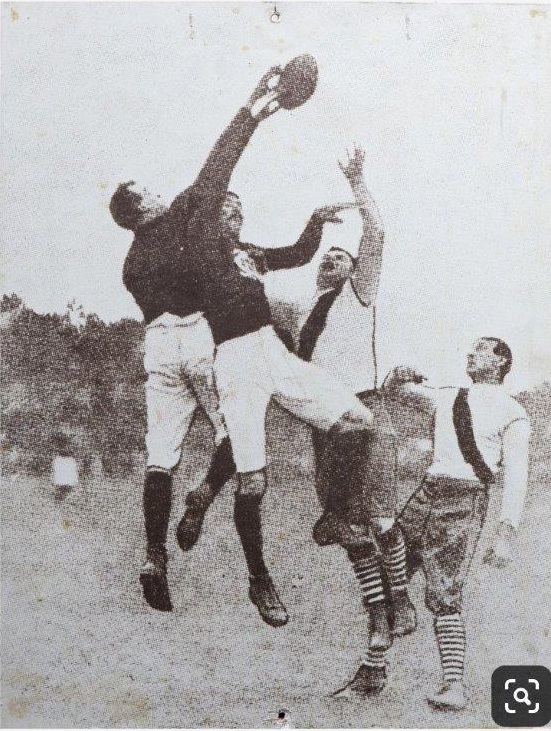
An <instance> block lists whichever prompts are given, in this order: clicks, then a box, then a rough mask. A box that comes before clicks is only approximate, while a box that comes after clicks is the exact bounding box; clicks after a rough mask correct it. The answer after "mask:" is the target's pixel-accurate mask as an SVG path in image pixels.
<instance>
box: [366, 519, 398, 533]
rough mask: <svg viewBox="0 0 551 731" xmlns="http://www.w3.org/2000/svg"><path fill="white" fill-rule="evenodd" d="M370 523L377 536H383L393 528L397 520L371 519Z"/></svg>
mask: <svg viewBox="0 0 551 731" xmlns="http://www.w3.org/2000/svg"><path fill="white" fill-rule="evenodd" d="M370 522H371V526H372V528H373V531H374V532H375V535H377V536H381V535H383V534H384V533H386V532H387V531H389V530H390V529H391V528H392V526H393V525H394V523H395V520H394V518H371V521H370Z"/></svg>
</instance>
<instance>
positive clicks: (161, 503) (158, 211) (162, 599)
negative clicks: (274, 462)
mask: <svg viewBox="0 0 551 731" xmlns="http://www.w3.org/2000/svg"><path fill="white" fill-rule="evenodd" d="M190 206H191V201H190V194H189V190H187V191H184V192H183V193H180V195H178V196H177V197H176V198H175V200H174V201H173V202H172V204H171V205H170V207H168V206H166V205H164V204H163V203H162V202H161V201H160V200H159V198H158V197H157V196H152V195H151V193H149V191H148V190H147V189H139V188H138V187H137V186H136V184H135V183H134V182H129V183H123V184H121V185H120V186H119V187H118V189H117V191H116V192H115V193H114V195H113V197H112V199H111V205H110V210H111V213H112V216H113V219H114V220H115V222H116V223H117V224H118V225H120V226H122V227H123V228H126V229H129V230H131V231H132V232H133V233H134V241H133V243H132V246H131V248H130V251H129V252H128V255H127V257H126V260H125V263H124V271H123V280H124V284H125V286H126V288H127V289H128V290H129V292H130V293H131V294H132V296H133V297H134V299H135V300H136V303H137V304H138V306H139V307H140V309H141V311H142V313H143V316H144V320H145V323H146V333H145V356H144V366H145V370H146V372H147V382H146V386H145V393H146V406H147V435H146V447H147V467H146V473H145V478H144V486H143V511H144V522H145V532H146V536H147V555H146V561H145V563H144V565H143V567H142V569H141V572H140V582H141V584H142V587H143V593H144V597H145V599H146V601H147V602H148V604H149V605H150V606H151V607H152V608H154V609H157V610H160V611H170V610H171V609H172V603H171V599H170V593H169V588H168V582H167V573H166V563H167V554H166V539H167V531H168V525H169V519H170V509H171V502H172V473H173V471H174V469H175V467H176V466H177V465H178V462H179V461H180V456H181V447H182V442H183V440H184V438H185V436H186V434H187V432H188V430H189V427H190V425H191V422H192V419H193V416H194V414H195V411H196V409H197V408H198V407H202V408H203V409H204V410H205V412H206V414H207V416H208V417H209V419H210V421H211V423H212V426H213V431H214V440H215V445H216V447H217V448H216V451H215V453H214V455H213V458H212V461H211V465H210V468H209V471H208V473H207V476H206V478H205V480H204V481H203V483H202V485H201V494H202V495H205V494H210V493H212V494H216V493H217V492H218V491H219V490H220V489H221V487H222V485H223V484H224V483H225V482H226V481H227V480H228V479H229V478H230V477H231V476H232V475H233V474H234V472H235V465H234V463H233V459H232V455H231V447H230V443H229V439H228V437H227V433H226V431H225V427H224V423H223V419H222V417H221V415H220V413H219V412H218V397H217V394H216V390H215V388H214V379H213V372H212V364H213V359H214V342H213V339H212V333H211V331H210V327H209V325H208V323H207V321H206V320H205V318H204V317H203V315H202V313H201V312H200V311H199V297H198V294H197V291H196V287H195V284H194V281H193V279H191V278H190V275H189V270H188V268H187V266H186V259H185V255H184V253H183V249H182V248H181V247H180V245H179V243H178V232H180V231H181V230H182V229H185V226H186V222H187V219H188V217H189V214H190Z"/></svg>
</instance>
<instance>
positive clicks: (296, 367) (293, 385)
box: [273, 351, 370, 431]
mask: <svg viewBox="0 0 551 731" xmlns="http://www.w3.org/2000/svg"><path fill="white" fill-rule="evenodd" d="M285 352H286V355H285V360H284V363H283V364H282V367H281V368H280V369H279V372H278V373H276V374H274V394H273V396H274V400H275V401H276V402H277V403H278V404H279V405H280V406H282V407H283V408H284V409H286V410H287V411H290V412H291V413H292V414H294V415H295V416H296V417H298V418H299V419H301V421H304V422H306V423H307V424H310V425H311V426H314V427H315V428H316V429H321V430H322V431H329V429H331V427H332V426H333V425H334V424H336V423H337V422H338V421H339V420H340V419H341V418H342V417H343V416H344V415H345V414H347V413H349V412H353V413H356V414H358V415H366V416H369V415H370V412H369V411H368V410H367V409H366V407H365V406H364V405H363V404H362V403H361V401H360V400H359V399H358V398H357V397H356V395H355V394H353V393H352V392H351V391H349V390H348V389H347V388H346V387H345V386H342V385H341V384H340V383H339V382H338V381H337V379H336V378H334V377H333V376H332V375H331V374H329V373H327V372H326V371H324V370H322V369H321V368H319V367H318V366H315V365H313V364H312V363H307V362H305V361H303V360H301V359H300V358H298V356H296V355H294V354H293V353H289V352H287V351H285ZM282 360H283V359H282Z"/></svg>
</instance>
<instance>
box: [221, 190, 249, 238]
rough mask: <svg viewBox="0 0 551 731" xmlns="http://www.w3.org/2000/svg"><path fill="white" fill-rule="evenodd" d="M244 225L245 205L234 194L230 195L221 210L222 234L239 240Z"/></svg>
mask: <svg viewBox="0 0 551 731" xmlns="http://www.w3.org/2000/svg"><path fill="white" fill-rule="evenodd" d="M242 226H243V207H242V205H241V201H240V200H239V198H236V197H235V196H234V195H228V196H226V199H225V201H224V203H223V205H222V210H221V212H220V228H221V231H222V234H223V235H224V236H227V237H229V238H231V239H236V240H239V234H240V233H241V227H242Z"/></svg>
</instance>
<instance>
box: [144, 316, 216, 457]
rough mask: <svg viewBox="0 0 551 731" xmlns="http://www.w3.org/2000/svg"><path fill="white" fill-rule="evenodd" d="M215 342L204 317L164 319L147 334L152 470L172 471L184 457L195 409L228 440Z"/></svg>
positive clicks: (170, 317) (167, 317)
mask: <svg viewBox="0 0 551 731" xmlns="http://www.w3.org/2000/svg"><path fill="white" fill-rule="evenodd" d="M213 361H214V341H213V339H212V333H211V330H210V327H209V325H208V323H207V321H206V320H205V318H204V317H203V315H202V313H200V312H196V313H194V314H193V315H189V316H188V317H183V318H182V317H177V316H176V315H170V314H167V313H165V314H164V315H161V316H160V317H158V318H157V319H156V320H154V321H153V322H152V323H151V324H150V325H148V326H147V328H146V332H145V355H144V367H145V370H146V372H147V382H146V386H145V393H146V406H147V434H146V439H145V441H146V447H147V466H148V467H150V468H151V467H157V468H160V469H162V470H166V471H170V470H171V469H172V468H173V467H175V466H176V465H177V464H178V462H179V460H180V456H181V448H182V442H183V441H184V439H185V437H186V434H187V433H188V431H189V427H190V425H191V421H192V419H193V415H194V413H195V409H197V407H198V406H202V407H203V408H204V409H205V412H206V414H207V416H208V417H209V419H210V421H211V423H212V425H213V428H214V432H215V443H216V444H219V443H220V441H221V440H222V439H223V438H224V437H225V436H226V434H227V432H226V429H225V426H224V420H223V418H222V416H221V414H220V412H219V411H218V397H217V394H216V389H215V387H214V377H213V372H212V366H213Z"/></svg>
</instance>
